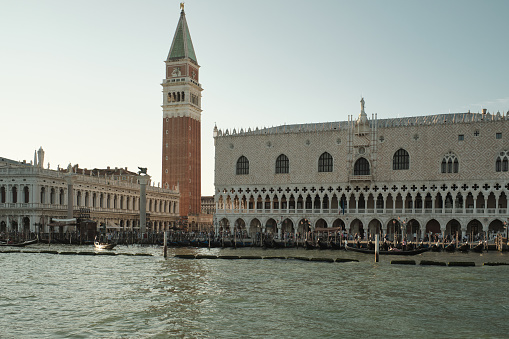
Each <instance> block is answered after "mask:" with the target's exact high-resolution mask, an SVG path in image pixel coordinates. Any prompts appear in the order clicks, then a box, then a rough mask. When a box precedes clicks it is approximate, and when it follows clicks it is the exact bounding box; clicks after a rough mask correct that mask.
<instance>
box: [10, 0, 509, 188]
mask: <svg viewBox="0 0 509 339" xmlns="http://www.w3.org/2000/svg"><path fill="white" fill-rule="evenodd" d="M179 3H180V1H170V0H165V1H162V0H144V1H136V0H121V1H120V0H108V1H104V0H100V1H97V0H87V1H72V0H44V1H40V0H34V1H29V0H16V1H10V0H0V126H1V127H2V128H1V129H0V157H4V158H8V159H12V160H27V161H30V160H33V157H34V151H35V150H36V149H38V148H39V147H41V146H42V148H43V149H44V150H45V160H44V162H45V164H44V167H47V166H48V163H49V166H50V168H52V169H56V168H57V166H60V167H67V165H68V164H69V163H71V164H73V165H74V164H79V166H80V167H81V168H89V169H91V168H105V167H107V166H110V167H119V168H124V167H128V169H129V170H131V171H133V172H137V171H138V166H139V167H147V168H148V174H150V175H151V176H152V180H153V182H154V183H155V185H157V184H158V183H159V182H160V181H161V158H162V156H161V152H162V150H161V146H162V122H163V121H162V108H161V105H162V100H163V98H162V87H161V82H162V79H163V78H164V76H165V67H164V60H165V59H166V57H167V55H168V52H169V49H170V46H171V42H172V39H173V35H174V33H175V29H176V27H177V23H178V19H179V16H180V8H179ZM185 12H186V19H187V23H188V26H189V30H190V33H191V38H192V41H193V45H194V49H195V52H196V56H197V59H198V63H199V65H200V66H201V68H200V83H201V84H202V87H203V88H204V91H203V92H202V109H203V112H202V125H201V129H202V136H201V138H202V139H201V143H202V195H212V194H213V192H214V142H213V137H212V131H213V128H214V125H215V124H217V126H218V128H220V129H222V130H224V129H227V128H228V129H230V130H231V129H233V128H236V129H237V130H240V128H244V129H247V128H249V127H250V128H251V129H253V128H256V127H259V128H260V127H271V126H277V125H282V124H300V123H314V122H330V121H346V120H348V116H349V115H354V116H357V115H358V114H359V110H360V104H359V101H360V98H361V97H364V98H365V101H366V104H365V108H366V113H367V114H368V117H370V116H371V114H372V113H377V116H378V119H384V118H394V117H405V116H421V115H432V114H441V113H449V112H450V113H462V112H467V111H468V110H470V111H471V112H480V111H482V108H487V109H488V111H489V112H492V113H496V112H497V111H500V112H507V111H509V77H508V75H509V61H508V60H509V59H508V56H509V34H508V32H509V23H508V20H507V15H508V14H509V1H505V0H499V1H496V0H486V1H469V0H439V1H436V0H428V1H412V0H401V1H391V0H384V1H378V0H359V1H341V0H330V1H326V0H323V1H320V0H314V1H299V0H293V1H292V0H271V1H266V0H256V1H240V0H231V1H227V0H224V1H223V0H216V1H210V0H189V1H186V2H185Z"/></svg>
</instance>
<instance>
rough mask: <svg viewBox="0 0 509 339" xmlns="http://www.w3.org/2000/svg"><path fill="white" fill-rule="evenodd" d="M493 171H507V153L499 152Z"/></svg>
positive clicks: (508, 167) (508, 152)
mask: <svg viewBox="0 0 509 339" xmlns="http://www.w3.org/2000/svg"><path fill="white" fill-rule="evenodd" d="M495 170H496V171H497V172H507V171H509V151H503V152H500V154H499V156H498V157H497V161H496V163H495Z"/></svg>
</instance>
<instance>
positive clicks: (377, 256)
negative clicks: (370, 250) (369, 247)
mask: <svg viewBox="0 0 509 339" xmlns="http://www.w3.org/2000/svg"><path fill="white" fill-rule="evenodd" d="M379 236H380V235H379V234H375V262H379V261H380V246H379V245H380V244H379V241H378V237H379Z"/></svg>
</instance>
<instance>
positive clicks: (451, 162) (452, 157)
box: [441, 152, 459, 173]
mask: <svg viewBox="0 0 509 339" xmlns="http://www.w3.org/2000/svg"><path fill="white" fill-rule="evenodd" d="M441 169H442V173H458V172H459V161H458V158H457V157H456V154H454V153H453V152H449V153H447V154H446V155H445V156H444V157H443V158H442V166H441Z"/></svg>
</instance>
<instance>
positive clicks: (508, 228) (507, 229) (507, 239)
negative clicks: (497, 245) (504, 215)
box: [504, 218, 509, 243]
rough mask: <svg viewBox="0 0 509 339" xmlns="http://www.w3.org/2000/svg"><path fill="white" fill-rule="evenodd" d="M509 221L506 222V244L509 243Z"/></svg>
mask: <svg viewBox="0 0 509 339" xmlns="http://www.w3.org/2000/svg"><path fill="white" fill-rule="evenodd" d="M508 221H509V218H508V219H507V221H504V229H505V236H506V238H505V239H506V242H507V243H509V227H508V225H507V222H508Z"/></svg>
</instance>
